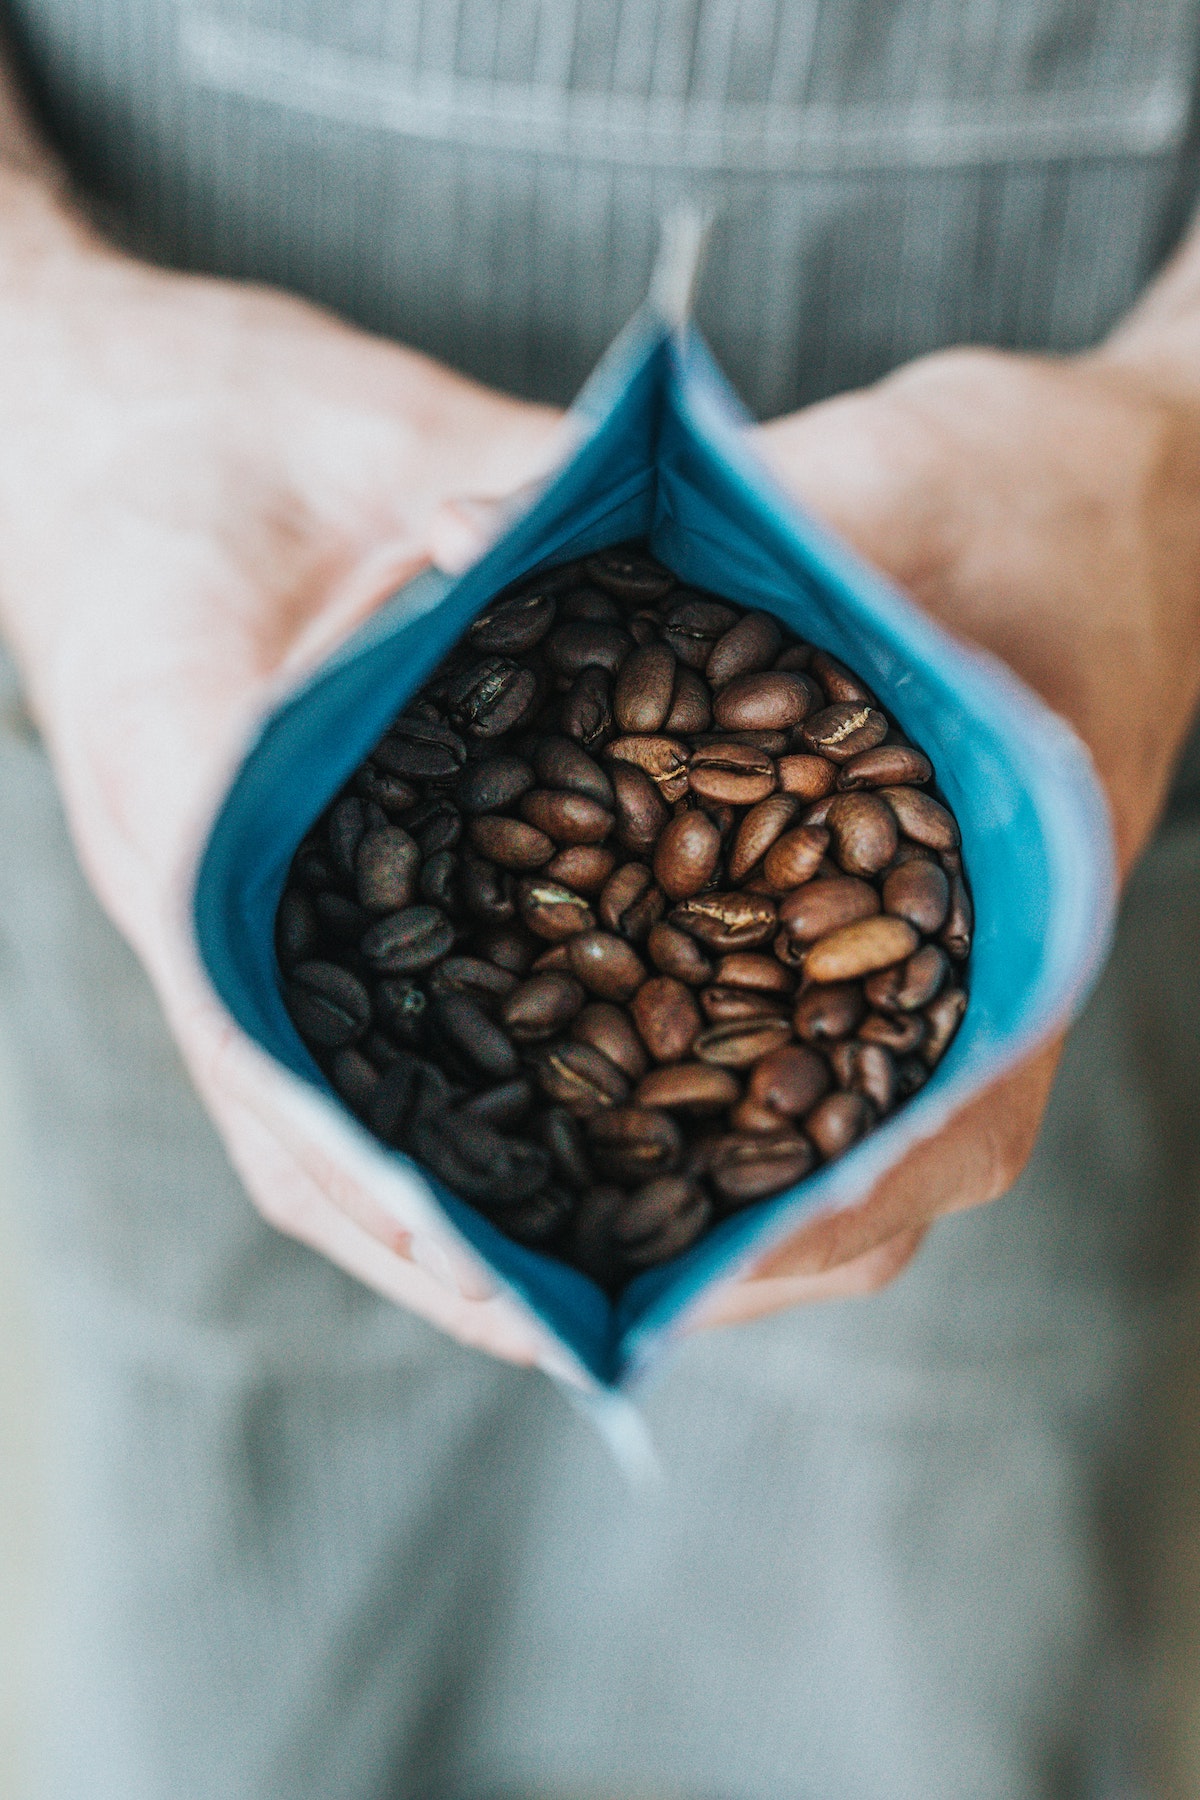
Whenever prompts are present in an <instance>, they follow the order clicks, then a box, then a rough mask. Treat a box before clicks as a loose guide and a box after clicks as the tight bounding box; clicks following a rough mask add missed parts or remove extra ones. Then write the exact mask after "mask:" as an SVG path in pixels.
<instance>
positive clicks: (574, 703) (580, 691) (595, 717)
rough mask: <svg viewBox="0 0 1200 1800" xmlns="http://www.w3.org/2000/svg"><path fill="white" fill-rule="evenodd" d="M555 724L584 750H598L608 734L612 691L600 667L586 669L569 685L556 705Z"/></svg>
mask: <svg viewBox="0 0 1200 1800" xmlns="http://www.w3.org/2000/svg"><path fill="white" fill-rule="evenodd" d="M559 724H560V726H561V728H562V730H563V731H564V732H565V733H566V735H567V736H568V737H569V738H575V739H577V740H578V742H579V743H580V744H582V745H583V746H584V748H585V749H588V750H592V749H598V748H599V746H600V745H601V744H604V743H607V741H608V739H609V738H610V737H611V736H612V731H613V716H612V694H611V688H610V684H609V679H608V676H607V675H606V674H605V672H604V670H603V669H598V668H588V669H584V670H583V672H582V674H581V675H580V676H579V677H578V679H577V680H576V681H574V682H573V683H572V685H571V690H570V692H569V693H568V694H567V695H566V697H565V699H564V700H563V703H562V705H561V707H560V708H559Z"/></svg>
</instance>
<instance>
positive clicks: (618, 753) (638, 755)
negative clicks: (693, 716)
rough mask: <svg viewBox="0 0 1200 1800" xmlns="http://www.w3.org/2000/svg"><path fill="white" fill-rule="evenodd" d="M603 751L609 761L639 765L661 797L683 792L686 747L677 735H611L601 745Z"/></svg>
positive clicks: (674, 797)
mask: <svg viewBox="0 0 1200 1800" xmlns="http://www.w3.org/2000/svg"><path fill="white" fill-rule="evenodd" d="M604 755H605V758H606V760H608V761H609V762H610V763H632V764H633V766H634V768H635V769H641V770H642V772H643V773H644V774H646V775H648V776H649V777H650V780H651V781H652V782H653V783H654V785H655V787H656V788H657V789H658V791H659V793H660V794H661V795H662V797H663V799H664V800H669V801H672V802H674V801H676V800H681V799H682V798H683V796H684V794H686V793H687V788H688V748H687V745H686V744H682V743H680V742H679V740H678V739H677V738H669V737H652V736H647V737H619V738H614V739H613V741H612V743H611V744H608V745H606V746H605V750H604ZM614 779H615V771H614Z"/></svg>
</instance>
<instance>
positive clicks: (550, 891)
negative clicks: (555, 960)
mask: <svg viewBox="0 0 1200 1800" xmlns="http://www.w3.org/2000/svg"><path fill="white" fill-rule="evenodd" d="M517 908H518V910H519V912H520V914H521V918H522V919H523V921H524V923H525V924H526V925H527V926H528V927H529V929H530V931H532V932H533V933H534V934H535V936H537V937H539V938H543V939H544V940H545V941H546V942H547V943H551V944H560V943H562V942H563V940H564V939H565V938H570V937H575V936H576V935H577V934H578V933H579V932H581V931H593V930H595V926H596V915H595V913H593V911H592V909H591V907H590V906H589V905H588V903H587V901H586V900H584V899H583V897H582V895H580V894H576V893H575V892H573V890H572V889H571V888H568V887H564V886H563V885H562V884H561V882H557V881H549V880H547V879H545V878H544V877H541V876H534V877H532V878H531V879H529V880H527V881H522V882H519V883H518V885H517Z"/></svg>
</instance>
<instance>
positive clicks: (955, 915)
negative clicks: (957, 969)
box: [941, 875, 975, 962]
mask: <svg viewBox="0 0 1200 1800" xmlns="http://www.w3.org/2000/svg"><path fill="white" fill-rule="evenodd" d="M974 924H975V911H974V908H973V907H972V905H971V896H970V894H968V892H967V884H966V882H965V881H964V880H963V878H962V876H961V875H952V876H951V877H950V909H949V911H948V912H947V914H946V923H945V925H944V927H943V928H942V938H941V941H942V943H943V944H944V945H945V946H946V949H947V950H948V951H949V953H950V955H951V956H952V957H954V959H955V961H956V962H962V961H963V959H964V958H965V957H967V956H969V955H970V953H971V932H972V929H973V927H974Z"/></svg>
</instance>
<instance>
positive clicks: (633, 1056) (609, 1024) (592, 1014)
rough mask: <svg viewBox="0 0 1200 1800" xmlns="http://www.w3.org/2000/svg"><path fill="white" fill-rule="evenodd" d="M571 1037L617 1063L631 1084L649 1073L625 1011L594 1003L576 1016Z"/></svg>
mask: <svg viewBox="0 0 1200 1800" xmlns="http://www.w3.org/2000/svg"><path fill="white" fill-rule="evenodd" d="M570 1035H571V1036H572V1037H573V1038H574V1039H575V1041H576V1042H577V1043H580V1044H590V1045H591V1046H592V1049H593V1050H599V1052H600V1054H601V1055H602V1056H607V1058H608V1060H609V1062H612V1063H615V1064H616V1065H617V1068H618V1069H620V1071H621V1073H622V1074H623V1075H627V1076H628V1077H629V1079H630V1081H637V1080H638V1079H639V1077H640V1076H642V1075H644V1074H645V1073H646V1069H647V1067H648V1058H647V1056H646V1050H645V1046H644V1045H643V1043H642V1040H641V1038H640V1037H639V1036H638V1034H637V1032H636V1031H635V1030H634V1029H633V1022H632V1020H631V1019H630V1017H629V1014H628V1013H627V1012H626V1011H625V1009H624V1007H621V1006H614V1005H612V1004H611V1002H609V1001H607V1000H593V1001H591V1002H590V1004H589V1005H587V1006H585V1007H584V1009H583V1011H582V1012H581V1013H579V1014H578V1015H577V1017H576V1018H575V1019H574V1021H573V1022H572V1025H571V1030H570Z"/></svg>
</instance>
